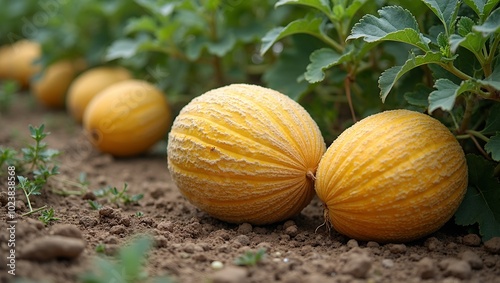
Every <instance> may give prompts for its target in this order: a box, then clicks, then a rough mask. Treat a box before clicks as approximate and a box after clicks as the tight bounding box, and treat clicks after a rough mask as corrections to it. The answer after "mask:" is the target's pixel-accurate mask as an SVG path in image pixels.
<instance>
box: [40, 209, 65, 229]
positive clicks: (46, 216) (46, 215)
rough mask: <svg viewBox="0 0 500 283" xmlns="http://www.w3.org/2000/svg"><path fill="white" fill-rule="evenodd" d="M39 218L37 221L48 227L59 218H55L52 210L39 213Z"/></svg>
mask: <svg viewBox="0 0 500 283" xmlns="http://www.w3.org/2000/svg"><path fill="white" fill-rule="evenodd" d="M40 214H41V215H40V217H38V220H40V221H42V222H43V224H45V225H48V224H49V223H50V222H52V221H57V220H59V219H60V218H57V217H55V212H54V209H53V208H50V209H45V210H42V211H41V212H40Z"/></svg>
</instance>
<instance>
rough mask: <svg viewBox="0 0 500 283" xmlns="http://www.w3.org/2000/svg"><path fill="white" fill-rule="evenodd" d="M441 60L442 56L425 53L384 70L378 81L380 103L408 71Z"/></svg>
mask: <svg viewBox="0 0 500 283" xmlns="http://www.w3.org/2000/svg"><path fill="white" fill-rule="evenodd" d="M442 59H443V56H442V55H441V53H439V52H427V53H426V54H424V55H418V56H414V57H412V58H410V59H408V60H407V61H406V62H405V63H404V64H403V65H402V66H394V67H392V68H389V69H387V70H385V71H384V72H383V73H382V75H380V78H379V80H378V85H379V87H380V98H381V99H382V101H385V99H386V97H387V95H388V94H389V92H390V91H391V89H392V87H393V86H394V84H395V83H396V82H397V81H398V79H399V78H401V76H403V75H404V74H406V73H407V72H408V71H410V70H412V69H413V68H416V67H418V66H422V65H425V64H431V63H440V62H441V61H442Z"/></svg>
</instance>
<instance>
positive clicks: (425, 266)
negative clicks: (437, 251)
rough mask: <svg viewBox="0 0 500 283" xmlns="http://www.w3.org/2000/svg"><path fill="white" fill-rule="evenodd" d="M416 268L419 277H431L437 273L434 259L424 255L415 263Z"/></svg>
mask: <svg viewBox="0 0 500 283" xmlns="http://www.w3.org/2000/svg"><path fill="white" fill-rule="evenodd" d="M417 270H418V274H419V276H420V278H422V279H424V280H426V279H432V278H434V277H435V276H436V274H437V267H436V265H435V263H434V261H433V260H432V259H431V258H429V257H424V258H422V259H421V260H420V261H418V263H417Z"/></svg>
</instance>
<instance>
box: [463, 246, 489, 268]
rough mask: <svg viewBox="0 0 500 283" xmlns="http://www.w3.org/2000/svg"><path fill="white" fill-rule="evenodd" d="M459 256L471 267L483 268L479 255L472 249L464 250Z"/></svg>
mask: <svg viewBox="0 0 500 283" xmlns="http://www.w3.org/2000/svg"><path fill="white" fill-rule="evenodd" d="M460 258H461V259H462V260H464V261H466V262H468V263H469V265H470V267H472V269H481V268H483V261H482V260H481V258H480V257H479V255H477V254H476V253H475V252H473V251H470V250H467V251H464V252H463V253H462V254H461V255H460Z"/></svg>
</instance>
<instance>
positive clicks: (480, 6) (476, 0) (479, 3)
mask: <svg viewBox="0 0 500 283" xmlns="http://www.w3.org/2000/svg"><path fill="white" fill-rule="evenodd" d="M464 3H465V4H466V5H467V6H469V7H471V8H472V10H474V12H476V14H477V15H478V16H479V15H481V14H482V13H483V10H484V5H485V4H486V1H485V0H464Z"/></svg>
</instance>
